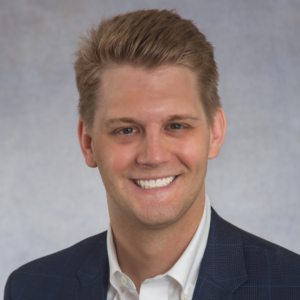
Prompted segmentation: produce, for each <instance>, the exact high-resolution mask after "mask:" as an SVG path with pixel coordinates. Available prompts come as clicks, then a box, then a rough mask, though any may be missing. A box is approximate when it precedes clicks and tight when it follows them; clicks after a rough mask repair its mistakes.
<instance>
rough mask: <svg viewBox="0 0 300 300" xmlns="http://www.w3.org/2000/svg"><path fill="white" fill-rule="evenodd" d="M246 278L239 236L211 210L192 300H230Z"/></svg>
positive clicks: (235, 229) (235, 230)
mask: <svg viewBox="0 0 300 300" xmlns="http://www.w3.org/2000/svg"><path fill="white" fill-rule="evenodd" d="M247 279H248V276H247V273H246V266H245V260H244V253H243V243H242V238H241V236H240V233H239V232H238V230H237V228H236V227H234V226H233V225H231V224H230V223H228V222H226V221H225V220H223V219H222V218H221V217H220V216H219V215H218V214H217V213H216V212H215V211H214V209H213V208H212V209H211V225H210V230H209V236H208V241H207V246H206V249H205V253H204V256H203V259H202V262H201V266H200V271H199V275H198V279H197V283H196V287H195V291H194V296H193V300H196V299H203V300H204V299H218V300H223V299H224V300H225V299H232V294H233V293H234V291H235V290H237V289H238V288H239V287H240V286H241V285H242V284H243V283H244V282H246V281H247Z"/></svg>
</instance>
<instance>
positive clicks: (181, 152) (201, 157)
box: [175, 139, 208, 170]
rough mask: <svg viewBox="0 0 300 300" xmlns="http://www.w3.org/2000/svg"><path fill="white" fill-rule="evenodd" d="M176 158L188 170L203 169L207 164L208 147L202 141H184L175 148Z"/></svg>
mask: <svg viewBox="0 0 300 300" xmlns="http://www.w3.org/2000/svg"><path fill="white" fill-rule="evenodd" d="M175 151H176V156H177V157H178V158H179V160H180V161H181V163H183V164H184V165H185V166H186V167H187V168H188V169H189V170H195V169H196V170H197V169H199V168H201V169H202V168H203V166H205V165H206V164H207V159H208V147H207V143H205V142H204V141H203V140H199V139H193V140H189V141H185V142H184V143H181V144H180V145H177V147H176V150H175Z"/></svg>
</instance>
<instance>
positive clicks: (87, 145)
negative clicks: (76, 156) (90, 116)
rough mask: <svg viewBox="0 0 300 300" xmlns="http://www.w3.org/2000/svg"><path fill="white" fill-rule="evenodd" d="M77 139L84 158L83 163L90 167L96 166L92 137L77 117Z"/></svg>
mask: <svg viewBox="0 0 300 300" xmlns="http://www.w3.org/2000/svg"><path fill="white" fill-rule="evenodd" d="M77 133H78V139H79V144H80V148H81V151H82V154H83V156H84V158H85V163H86V164H87V165H88V166H89V167H91V168H96V167H97V162H96V160H95V155H94V150H93V147H92V137H91V135H90V134H89V132H88V130H87V127H86V125H84V123H83V122H82V119H81V118H80V119H79V122H78V129H77Z"/></svg>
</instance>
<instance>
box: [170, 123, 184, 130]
mask: <svg viewBox="0 0 300 300" xmlns="http://www.w3.org/2000/svg"><path fill="white" fill-rule="evenodd" d="M182 127H183V126H182V125H181V124H171V125H170V128H171V129H175V130H178V129H181V128H182Z"/></svg>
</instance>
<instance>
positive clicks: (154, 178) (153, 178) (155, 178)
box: [131, 175, 179, 180]
mask: <svg viewBox="0 0 300 300" xmlns="http://www.w3.org/2000/svg"><path fill="white" fill-rule="evenodd" d="M172 176H175V179H176V177H178V176H179V175H165V176H159V177H148V178H131V180H157V179H162V178H168V177H172ZM175 179H174V180H175Z"/></svg>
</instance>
